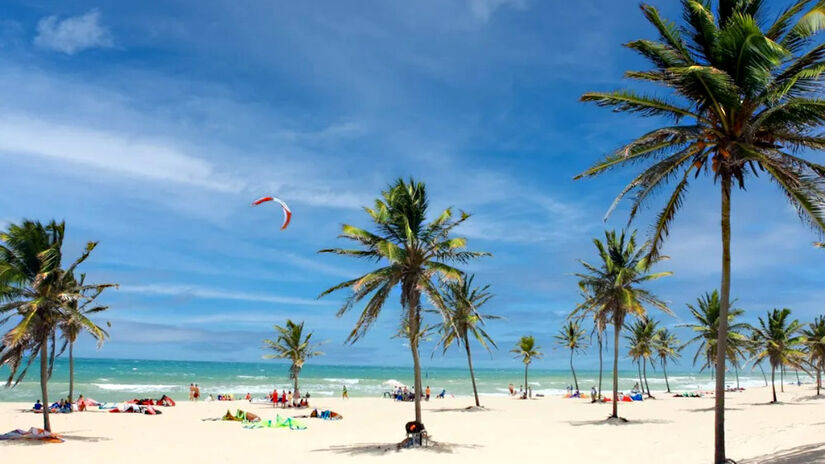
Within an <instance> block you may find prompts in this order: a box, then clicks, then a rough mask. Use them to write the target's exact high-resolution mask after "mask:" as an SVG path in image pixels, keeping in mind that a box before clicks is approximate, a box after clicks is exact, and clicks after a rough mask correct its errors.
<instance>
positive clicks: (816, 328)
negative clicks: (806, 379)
mask: <svg viewBox="0 0 825 464" xmlns="http://www.w3.org/2000/svg"><path fill="white" fill-rule="evenodd" d="M802 336H803V337H804V343H805V348H806V350H807V352H808V353H807V354H808V362H809V363H810V364H811V367H812V368H813V369H814V371H816V396H819V395H820V391H821V390H822V371H823V370H825V316H819V317H817V318H816V319H814V321H813V322H811V323H810V324H808V327H807V328H805V329H802Z"/></svg>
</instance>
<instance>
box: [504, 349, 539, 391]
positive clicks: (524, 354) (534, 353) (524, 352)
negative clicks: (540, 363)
mask: <svg viewBox="0 0 825 464" xmlns="http://www.w3.org/2000/svg"><path fill="white" fill-rule="evenodd" d="M540 349H541V347H540V346H536V340H535V339H534V338H533V336H532V335H529V336H528V335H525V336H523V337H521V338H520V339H519V341H518V342H517V343H516V347H515V348H513V349H512V350H510V352H511V353H515V354H516V355H515V356H514V358H516V359H518V358H521V362H523V363H524V399H527V390H528V388H527V368H528V367H529V366H530V363H532V362H533V360H534V359H541V357H542V355H543V354H544V353H542V352H541V351H539V350H540Z"/></svg>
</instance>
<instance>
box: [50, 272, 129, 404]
mask: <svg viewBox="0 0 825 464" xmlns="http://www.w3.org/2000/svg"><path fill="white" fill-rule="evenodd" d="M85 281H86V274H81V275H80V281H78V282H77V284H78V285H79V286H80V287H81V288H82V287H88V286H87V285H86V284H85ZM110 287H117V285H115V284H97V286H96V287H95V288H94V289H93V291H92V292H90V293H86V292H82V291H81V293H84V297H85V301H82V302H81V301H80V300H76V301H72V302H70V303H69V304H67V305H66V313H65V315H64V317H63V318H62V319H61V320H60V322H59V323H58V328H59V329H60V332H61V334H62V335H63V347H62V348H61V349H60V354H63V352H64V351H65V350H66V348H67V346H68V349H69V402H71V401H72V399H73V398H74V344H75V342H76V341H77V338H78V337H79V336H80V334H81V333H82V332H84V331H85V332H88V333H89V334H90V335H92V337H94V338H95V339H96V340H97V346H98V348H100V347H101V346H102V345H103V341H104V340H106V338H108V337H109V334H108V333H107V332H106V330H104V329H103V328H102V327H100V326H99V325H97V324H96V323H95V322H94V321H92V320H91V319H90V316H92V315H94V314H97V313H100V312H102V311H106V310H107V309H109V307H108V306H90V305H91V304H92V303H93V302H94V301H95V300H96V299H97V297H99V296H100V294H101V293H103V291H104V290H105V289H107V288H110Z"/></svg>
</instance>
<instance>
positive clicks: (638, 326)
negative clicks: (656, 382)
mask: <svg viewBox="0 0 825 464" xmlns="http://www.w3.org/2000/svg"><path fill="white" fill-rule="evenodd" d="M658 325H659V323H658V322H657V321H654V320H653V319H648V318H647V317H643V318H640V319H638V320H636V321H635V322H634V323H633V324H632V325H630V326H629V327H627V328H628V329H629V330H630V334H629V335H627V336H626V337H625V339H626V340H627V341H628V344H629V345H630V351H629V353H628V354H629V355H630V357H631V358H632V359H633V360H634V361H636V362H637V363H638V364H639V365H641V366H642V372H641V378H642V379H643V380H644V383H643V384H642V390H647V397H648V398H653V395H652V394H651V393H650V385H648V383H647V363H648V361H650V359H651V358H653V355H654V349H655V343H656V342H655V340H656V331H657V326H658ZM650 362H651V363H652V361H650Z"/></svg>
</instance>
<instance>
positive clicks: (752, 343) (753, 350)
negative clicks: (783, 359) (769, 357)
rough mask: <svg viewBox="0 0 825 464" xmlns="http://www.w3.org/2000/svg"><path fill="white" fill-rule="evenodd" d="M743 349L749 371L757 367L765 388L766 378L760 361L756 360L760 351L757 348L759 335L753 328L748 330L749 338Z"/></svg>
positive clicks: (766, 384)
mask: <svg viewBox="0 0 825 464" xmlns="http://www.w3.org/2000/svg"><path fill="white" fill-rule="evenodd" d="M745 349H746V351H747V353H748V357H749V358H750V362H751V371H752V370H753V368H754V367H758V368H759V371H760V372H762V379H763V380H764V381H765V386H766V387H767V386H768V376H767V374H765V368H764V367H762V360H761V359H757V356H756V355H757V354H759V352H760V351H761V350H760V348H759V335H758V334H757V333H756V330H755V329H754V328H753V327H750V328H749V336H748V339H747V340H746V343H745Z"/></svg>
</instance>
